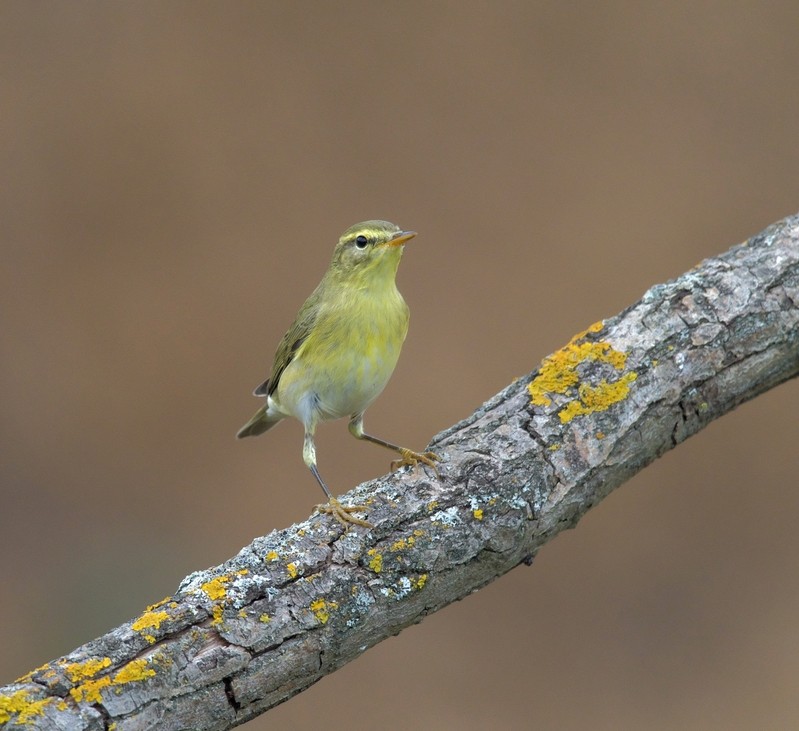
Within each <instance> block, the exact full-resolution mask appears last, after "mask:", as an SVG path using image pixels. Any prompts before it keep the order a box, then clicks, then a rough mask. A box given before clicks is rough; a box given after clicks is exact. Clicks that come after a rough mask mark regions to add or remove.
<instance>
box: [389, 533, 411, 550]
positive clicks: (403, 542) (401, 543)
mask: <svg viewBox="0 0 799 731" xmlns="http://www.w3.org/2000/svg"><path fill="white" fill-rule="evenodd" d="M414 543H416V538H414V537H413V536H408V537H407V538H400V539H399V540H396V541H394V543H392V544H391V547H390V548H389V550H390V551H404V550H405V549H407V548H410V547H411V546H413V544H414Z"/></svg>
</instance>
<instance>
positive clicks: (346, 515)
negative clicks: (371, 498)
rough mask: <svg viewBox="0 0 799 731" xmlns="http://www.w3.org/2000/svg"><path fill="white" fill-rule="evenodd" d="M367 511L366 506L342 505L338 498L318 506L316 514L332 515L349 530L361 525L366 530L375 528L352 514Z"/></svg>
mask: <svg viewBox="0 0 799 731" xmlns="http://www.w3.org/2000/svg"><path fill="white" fill-rule="evenodd" d="M363 510H366V506H365V505H342V504H341V503H340V502H339V501H338V500H336V498H330V501H329V502H327V503H325V504H324V505H317V506H316V512H317V513H325V514H327V515H332V516H333V517H334V518H335V519H336V520H337V521H338V522H339V523H341V525H343V526H344V529H345V530H347V529H349V527H350V526H351V525H361V526H363V527H364V528H373V527H374V526H373V525H372V524H371V523H369V522H367V521H365V520H363V519H361V518H356V517H355V516H354V515H352V513H356V512H360V511H363Z"/></svg>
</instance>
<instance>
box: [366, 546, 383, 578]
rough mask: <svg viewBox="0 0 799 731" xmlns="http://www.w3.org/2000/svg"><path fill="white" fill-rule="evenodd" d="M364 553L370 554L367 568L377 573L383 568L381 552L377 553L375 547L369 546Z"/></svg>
mask: <svg viewBox="0 0 799 731" xmlns="http://www.w3.org/2000/svg"><path fill="white" fill-rule="evenodd" d="M366 553H367V555H368V556H370V559H369V568H370V569H372V571H374V572H375V573H376V574H379V573H380V572H381V571H382V570H383V554H382V553H378V552H377V549H376V548H370V549H369V550H368V551H367V552H366Z"/></svg>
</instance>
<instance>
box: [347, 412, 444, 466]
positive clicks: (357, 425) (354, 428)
mask: <svg viewBox="0 0 799 731" xmlns="http://www.w3.org/2000/svg"><path fill="white" fill-rule="evenodd" d="M349 430H350V434H352V436H354V437H355V438H356V439H365V440H366V441H367V442H372V443H374V444H379V445H380V446H381V447H385V448H386V449H392V450H394V451H395V452H398V453H399V455H400V457H402V459H395V460H394V461H393V462H392V463H391V469H392V470H396V469H399V468H400V467H402V466H403V465H410V466H411V467H415V466H416V465H417V464H419V462H422V463H423V464H426V465H427V466H428V467H432V468H433V472H435V473H436V475H438V467H436V462H440V461H441V457H439V456H438V455H437V454H436V453H435V452H414V451H413V450H412V449H406V448H405V447H400V446H398V445H396V444H392V443H391V442H387V441H385V439H380V438H379V437H373V436H372V435H371V434H367V433H366V432H364V430H363V414H355V416H353V417H352V419H350V424H349Z"/></svg>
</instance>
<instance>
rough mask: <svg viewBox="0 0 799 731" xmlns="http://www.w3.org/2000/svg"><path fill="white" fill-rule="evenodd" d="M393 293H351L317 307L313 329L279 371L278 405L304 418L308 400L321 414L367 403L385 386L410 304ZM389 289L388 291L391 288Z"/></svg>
mask: <svg viewBox="0 0 799 731" xmlns="http://www.w3.org/2000/svg"><path fill="white" fill-rule="evenodd" d="M394 293H395V294H396V296H387V297H374V296H364V295H363V294H362V293H357V294H354V295H353V296H352V297H350V298H348V299H347V301H346V302H342V303H340V305H339V306H337V307H332V308H330V309H328V310H326V311H323V312H320V314H319V318H318V319H317V321H316V322H315V323H314V327H313V330H312V333H311V334H310V335H309V336H308V338H307V339H306V341H305V342H304V343H303V345H302V346H301V348H300V350H299V351H298V352H297V354H296V355H295V358H294V360H292V362H291V363H290V364H289V366H288V367H287V368H286V371H285V372H284V373H283V375H282V377H281V379H280V384H279V387H278V401H279V403H280V405H281V408H283V409H284V410H287V411H288V412H289V413H291V414H292V415H294V416H297V417H298V418H300V420H301V421H304V420H305V418H307V414H305V418H304V417H303V416H302V415H300V413H298V411H301V412H305V411H307V409H308V406H307V405H308V403H310V402H312V403H313V404H314V405H315V409H316V411H317V418H319V419H337V418H340V417H344V416H351V415H353V414H357V413H360V412H362V411H363V410H365V409H366V407H367V406H368V405H369V404H370V403H371V402H372V401H374V399H375V398H377V396H378V395H379V394H380V392H381V391H382V390H383V388H384V387H385V385H386V383H387V382H388V380H389V378H390V377H391V374H392V373H393V372H394V367H395V366H396V364H397V360H398V358H399V354H400V350H401V349H402V344H403V342H404V340H405V335H406V334H407V331H408V308H407V305H406V304H405V301H404V300H403V299H402V297H401V295H400V294H399V292H397V291H396V289H395V290H394ZM390 294H391V293H390Z"/></svg>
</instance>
